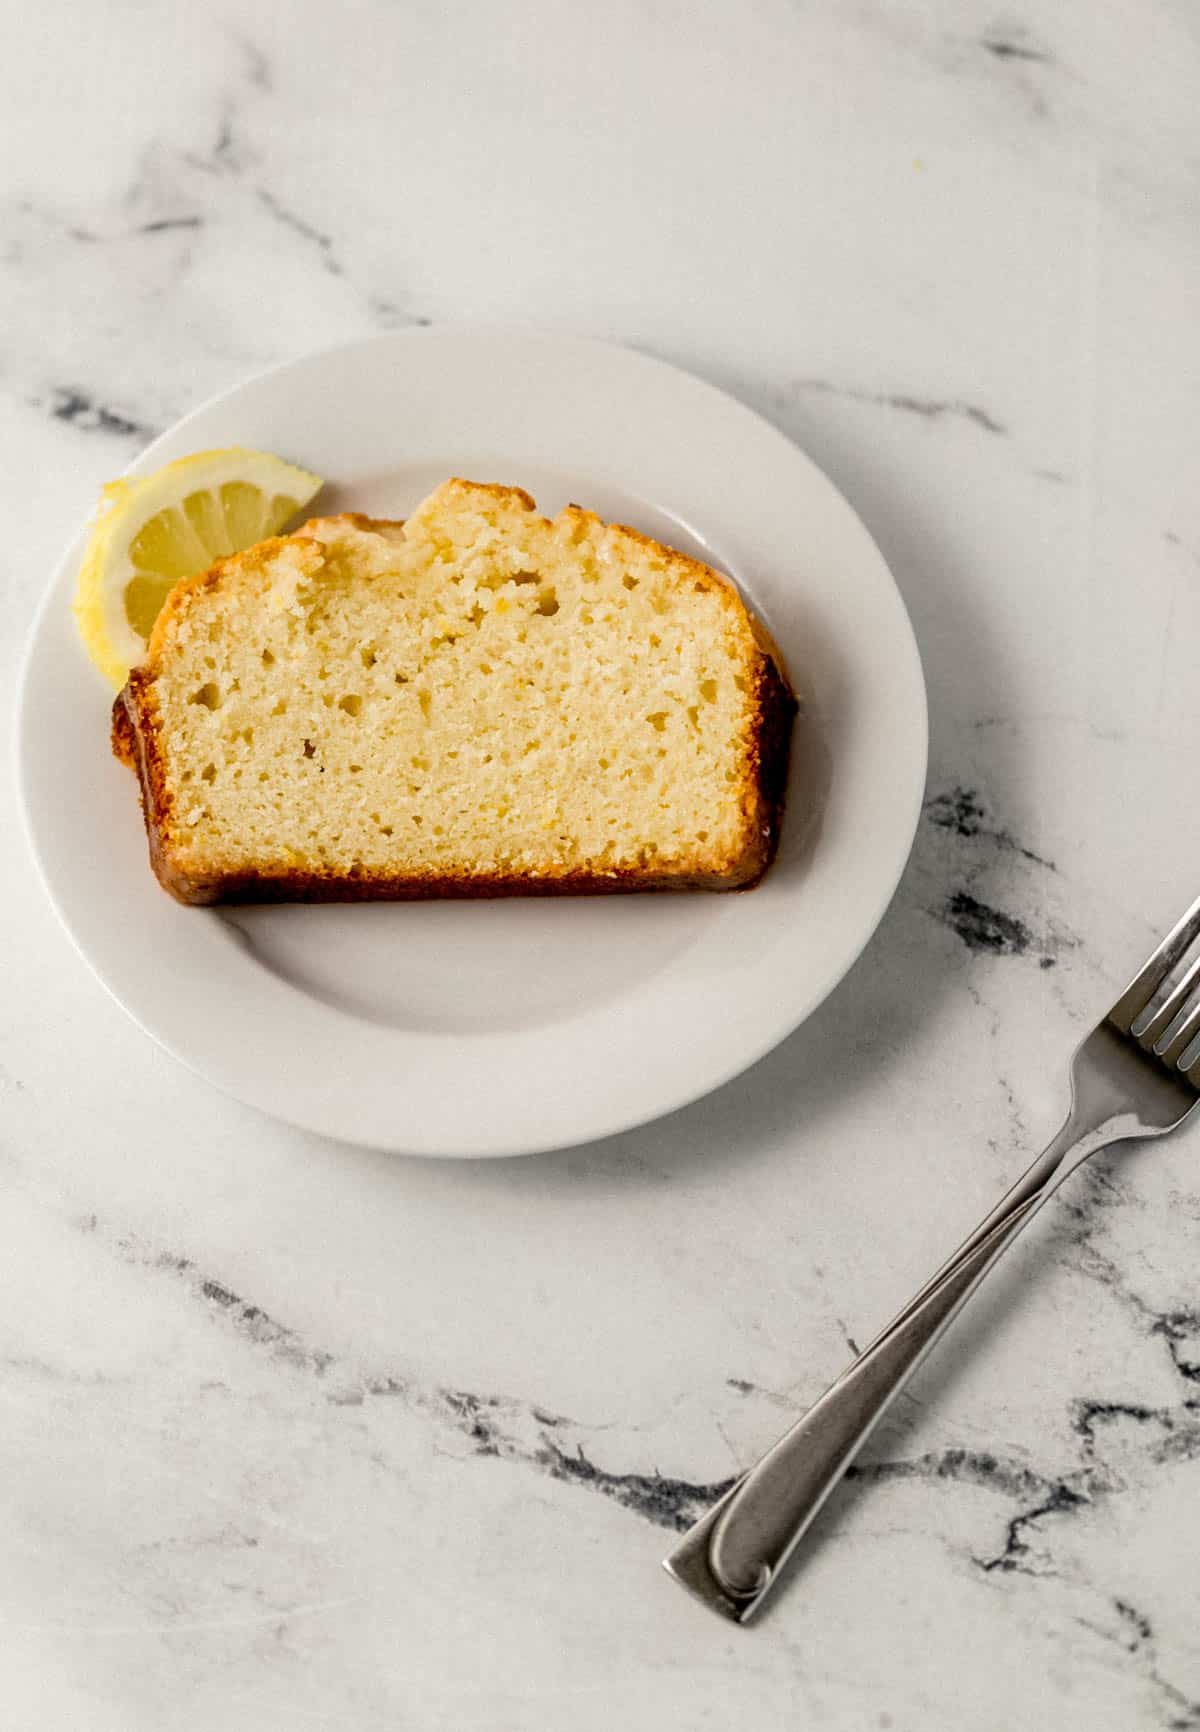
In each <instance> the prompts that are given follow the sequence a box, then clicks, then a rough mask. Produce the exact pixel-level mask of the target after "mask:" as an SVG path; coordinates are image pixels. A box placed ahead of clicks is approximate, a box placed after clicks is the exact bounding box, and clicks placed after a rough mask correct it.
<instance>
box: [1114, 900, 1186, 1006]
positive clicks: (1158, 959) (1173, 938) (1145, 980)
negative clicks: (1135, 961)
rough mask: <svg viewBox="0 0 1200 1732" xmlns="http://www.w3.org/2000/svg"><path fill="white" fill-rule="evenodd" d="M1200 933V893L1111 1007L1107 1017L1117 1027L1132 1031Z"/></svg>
mask: <svg viewBox="0 0 1200 1732" xmlns="http://www.w3.org/2000/svg"><path fill="white" fill-rule="evenodd" d="M1198 934H1200V896H1198V897H1197V898H1196V900H1195V901H1194V902H1193V903H1192V905H1191V907H1190V908H1189V909H1188V911H1187V913H1186V914H1184V915H1183V917H1182V919H1180V920H1178V921H1176V923H1175V925H1174V926H1173V927H1172V928H1171V930H1170V932H1168V933H1167V936H1166V937H1165V938H1164V939H1163V941H1162V943H1161V944H1160V945H1159V946H1158V949H1157V950H1155V951H1154V953H1153V955H1152V956H1150V957H1149V958H1148V959H1147V961H1146V964H1145V966H1144V967H1143V968H1142V969H1141V970H1140V971H1139V973H1137V974H1136V975H1135V976H1134V978H1133V979H1132V980H1131V981H1130V983H1129V985H1128V986H1127V987H1126V988H1125V990H1124V992H1123V993H1122V994H1121V996H1120V998H1118V1000H1117V1002H1116V1003H1115V1004H1114V1005H1113V1007H1112V1009H1111V1010H1110V1011H1109V1013H1108V1016H1107V1018H1106V1019H1105V1020H1106V1021H1108V1022H1111V1023H1112V1025H1113V1026H1114V1028H1117V1029H1119V1030H1120V1032H1121V1033H1122V1034H1128V1033H1129V1029H1130V1025H1131V1024H1132V1022H1133V1020H1134V1018H1135V1017H1137V1016H1140V1015H1141V1013H1142V1011H1143V1010H1145V1008H1146V1006H1147V1004H1149V1002H1150V1000H1151V998H1153V996H1154V994H1155V992H1156V991H1157V989H1158V988H1159V987H1160V986H1161V985H1162V982H1163V980H1164V979H1165V978H1166V976H1167V974H1168V973H1169V971H1170V970H1171V969H1172V968H1174V966H1175V964H1176V963H1177V962H1178V961H1179V959H1180V957H1181V956H1182V955H1183V954H1184V952H1185V951H1187V950H1188V949H1190V947H1191V945H1192V943H1193V942H1194V940H1195V939H1196V937H1197V935H1198Z"/></svg>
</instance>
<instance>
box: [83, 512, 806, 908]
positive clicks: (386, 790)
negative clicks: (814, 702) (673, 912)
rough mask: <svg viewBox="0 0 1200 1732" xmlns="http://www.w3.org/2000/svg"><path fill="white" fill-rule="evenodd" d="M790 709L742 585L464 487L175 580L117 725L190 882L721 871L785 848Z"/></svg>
mask: <svg viewBox="0 0 1200 1732" xmlns="http://www.w3.org/2000/svg"><path fill="white" fill-rule="evenodd" d="M794 710H795V702H794V700H793V698H792V696H791V693H790V691H789V690H788V687H787V683H786V680H785V678H784V676H783V673H782V671H781V669H780V668H779V666H778V664H777V661H776V658H775V656H774V654H773V653H772V650H771V646H770V642H769V639H767V637H766V635H765V633H764V631H763V630H762V628H761V627H760V626H759V625H758V623H757V621H756V620H755V619H754V618H753V616H752V615H751V614H750V613H749V611H748V610H747V608H746V606H745V605H744V603H743V602H742V600H741V598H740V596H739V595H738V593H737V591H736V589H735V588H734V587H733V585H732V584H731V583H730V582H729V581H728V580H727V579H726V578H723V577H721V576H719V575H718V574H717V573H716V572H715V571H712V570H711V569H710V568H709V567H708V566H706V565H701V564H699V563H698V562H697V561H695V560H693V559H689V558H686V557H685V556H684V555H683V554H680V553H676V552H674V551H673V550H672V549H670V548H667V547H662V546H660V545H659V544H658V543H656V542H653V541H650V540H648V539H647V538H646V537H645V536H643V535H639V534H638V533H637V532H636V531H634V530H632V529H626V528H623V527H620V526H616V525H606V524H604V523H602V522H601V521H600V519H599V518H597V517H595V516H593V515H592V514H591V513H590V512H587V511H582V510H580V509H579V508H578V507H577V506H574V505H572V506H568V508H567V509H566V510H565V511H563V512H561V513H560V514H559V516H558V517H556V518H555V519H554V520H553V521H551V520H549V519H547V518H545V517H542V516H539V514H538V512H537V509H536V507H535V505H534V502H533V500H532V499H531V498H530V497H529V495H528V494H527V493H524V492H522V491H521V490H520V489H519V488H510V487H493V486H484V485H480V484H477V483H473V482H467V481H460V480H453V481H447V482H445V483H444V484H443V485H442V486H441V487H439V488H438V489H437V490H436V491H435V492H434V493H433V494H431V495H430V497H429V498H428V499H426V500H425V501H424V503H423V504H421V505H420V506H418V508H417V510H416V511H415V512H414V513H413V515H412V516H411V517H410V518H409V519H408V521H407V522H406V523H403V524H401V523H397V522H388V521H381V520H372V519H370V518H366V517H360V516H352V515H350V516H342V517H328V518H317V519H314V520H313V521H312V522H310V523H307V524H305V525H304V527H303V528H302V529H300V530H299V531H298V532H297V533H296V534H294V535H288V536H284V537H280V538H276V539H274V540H271V541H264V542H261V543H260V544H259V545H258V546H256V547H252V548H250V549H249V550H248V551H246V552H245V553H240V554H236V555H234V556H233V557H231V558H229V559H225V560H221V561H220V562H218V563H217V564H216V565H214V566H213V567H212V568H211V570H209V571H207V572H204V573H202V574H200V575H199V576H197V577H193V578H187V579H185V580H184V581H183V582H181V583H180V584H178V585H177V587H176V588H175V589H174V590H173V591H172V592H171V595H170V596H169V598H168V600H167V603H166V605H165V607H164V608H163V611H162V613H161V614H160V616H159V618H158V621H157V624H156V625H155V627H154V632H153V635H152V637H151V640H150V647H149V653H148V656H147V659H146V661H145V663H144V664H143V665H142V666H141V667H138V668H135V669H134V670H133V672H132V673H131V674H130V676H129V681H128V683H127V685H126V686H125V688H124V690H123V691H122V692H121V694H120V696H119V697H118V699H117V703H116V708H115V711H114V724H113V743H114V749H115V750H116V752H117V754H118V756H120V757H122V758H124V759H125V760H126V761H127V762H129V763H130V764H132V765H133V767H134V768H135V769H136V770H137V773H138V776H139V778H140V781H141V790H142V806H143V811H144V815H145V820H146V829H147V832H148V834H149V838H150V856H151V862H152V864H153V866H154V870H155V872H156V873H157V875H158V877H159V879H160V881H161V882H162V884H163V885H164V886H165V887H166V889H168V890H169V891H170V892H171V893H172V894H173V895H174V896H177V897H178V898H179V899H180V900H181V901H184V902H196V903H205V902H239V901H242V902H244V901H275V900H285V899H292V900H317V899H324V900H357V899H360V898H368V897H376V898H388V897H393V898H400V897H420V896H429V897H433V896H488V895H519V894H535V893H539V892H547V891H577V892H579V891H599V890H642V889H676V888H678V889H690V888H704V889H713V890H721V889H734V888H737V887H739V886H745V885H749V884H752V883H754V882H755V881H756V880H757V879H758V878H760V877H761V876H762V874H763V872H764V871H765V870H766V868H767V866H768V864H769V863H770V860H771V856H772V853H773V851H774V848H775V844H776V840H777V835H778V827H779V821H780V816H781V808H782V800H783V788H784V781H785V776H786V766H787V751H788V742H789V736H790V731H791V723H792V717H793V713H794Z"/></svg>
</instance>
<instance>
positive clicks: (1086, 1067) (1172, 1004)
mask: <svg viewBox="0 0 1200 1732" xmlns="http://www.w3.org/2000/svg"><path fill="white" fill-rule="evenodd" d="M1197 937H1200V898H1198V899H1197V900H1196V901H1195V902H1194V903H1193V904H1192V906H1191V907H1190V908H1189V909H1188V911H1187V913H1186V914H1185V915H1184V916H1183V918H1182V919H1181V920H1180V921H1179V923H1178V925H1176V926H1175V927H1174V928H1173V929H1172V930H1171V931H1170V932H1169V933H1168V934H1167V936H1166V937H1165V938H1164V939H1163V941H1162V943H1161V944H1160V945H1159V946H1158V949H1157V950H1156V951H1155V952H1154V954H1153V956H1151V957H1150V959H1149V961H1148V962H1147V963H1146V965H1145V967H1144V968H1143V969H1142V970H1141V972H1140V973H1139V974H1138V975H1136V977H1135V978H1134V979H1133V981H1131V983H1130V984H1129V986H1128V987H1127V988H1126V989H1125V991H1124V992H1123V993H1122V994H1121V996H1120V998H1119V999H1118V1000H1117V1002H1116V1003H1115V1004H1114V1005H1113V1007H1112V1009H1111V1010H1110V1011H1109V1013H1108V1015H1107V1016H1106V1017H1105V1018H1104V1019H1103V1021H1102V1022H1101V1023H1100V1024H1099V1025H1098V1026H1097V1027H1096V1028H1094V1029H1093V1030H1092V1032H1091V1033H1090V1034H1089V1035H1088V1037H1087V1039H1086V1040H1085V1041H1084V1042H1083V1043H1082V1045H1081V1046H1080V1047H1079V1050H1078V1051H1077V1052H1076V1054H1075V1056H1074V1058H1073V1060H1072V1061H1071V1110H1070V1112H1069V1113H1068V1114H1067V1121H1066V1123H1065V1124H1064V1125H1063V1127H1062V1129H1061V1130H1060V1131H1059V1133H1058V1135H1057V1136H1056V1137H1055V1138H1054V1139H1053V1140H1052V1142H1051V1143H1050V1145H1049V1147H1048V1148H1047V1149H1046V1150H1045V1152H1044V1153H1043V1154H1040V1155H1039V1156H1038V1158H1037V1160H1036V1161H1034V1163H1033V1165H1032V1166H1031V1167H1030V1168H1029V1170H1028V1171H1027V1172H1026V1173H1024V1174H1023V1175H1022V1177H1021V1178H1019V1179H1018V1180H1017V1182H1016V1184H1015V1185H1014V1186H1013V1188H1012V1190H1011V1191H1009V1192H1008V1194H1007V1195H1006V1196H1005V1197H1003V1198H1002V1199H1001V1200H1000V1202H999V1203H997V1205H996V1207H995V1208H994V1209H993V1210H992V1212H991V1214H990V1215H988V1216H987V1217H986V1218H985V1219H984V1220H983V1221H981V1222H980V1224H979V1226H978V1227H977V1228H976V1229H975V1231H974V1232H973V1233H972V1234H971V1236H970V1238H969V1239H967V1240H965V1241H964V1243H963V1244H962V1245H960V1246H959V1248H958V1250H957V1251H956V1252H955V1253H954V1255H953V1256H952V1257H951V1258H950V1260H949V1261H948V1262H947V1263H944V1264H943V1265H942V1267H941V1268H940V1269H939V1270H938V1272H937V1274H936V1275H934V1276H933V1278H932V1279H931V1280H929V1281H927V1282H926V1284H925V1286H924V1287H922V1288H921V1290H920V1292H919V1293H917V1294H915V1295H914V1297H913V1298H912V1299H911V1300H910V1301H909V1303H908V1304H907V1305H906V1306H905V1308H904V1310H903V1311H901V1312H900V1314H899V1316H898V1317H896V1318H894V1319H893V1321H892V1322H891V1323H889V1325H888V1327H887V1328H886V1329H885V1330H884V1331H883V1333H882V1334H881V1335H877V1336H876V1337H875V1339H874V1341H872V1342H871V1343H870V1345H869V1346H868V1347H866V1348H864V1349H863V1351H862V1353H860V1354H859V1356H858V1358H857V1359H856V1360H854V1362H853V1364H851V1365H850V1366H848V1367H847V1369H846V1370H845V1371H844V1372H843V1373H842V1375H841V1376H840V1377H839V1378H838V1379H837V1381H836V1382H835V1383H833V1384H831V1386H830V1387H829V1388H828V1389H827V1390H826V1391H825V1394H824V1395H823V1396H821V1398H820V1400H819V1401H817V1402H816V1403H815V1405H814V1406H812V1407H810V1408H809V1410H808V1412H807V1413H806V1414H804V1416H803V1417H802V1418H801V1419H799V1420H797V1422H796V1424H795V1425H793V1426H792V1428H791V1430H790V1431H788V1432H786V1433H785V1434H784V1436H783V1437H781V1438H780V1440H779V1442H778V1443H777V1444H775V1446H774V1448H773V1449H770V1450H768V1451H767V1453H766V1455H764V1456H763V1457H762V1459H761V1460H760V1461H759V1462H758V1464H757V1465H756V1466H755V1467H752V1468H751V1469H750V1470H749V1472H747V1473H744V1474H743V1475H742V1476H741V1478H740V1479H738V1480H737V1481H736V1482H735V1483H734V1484H733V1485H732V1486H731V1487H730V1489H729V1490H728V1491H727V1492H726V1493H725V1495H724V1497H722V1498H721V1499H720V1501H719V1502H718V1503H716V1504H714V1505H713V1507H712V1509H710V1510H709V1511H708V1513H707V1514H706V1515H704V1516H702V1517H701V1519H700V1520H699V1521H698V1522H697V1523H696V1525H695V1526H694V1527H693V1528H691V1529H690V1530H689V1531H688V1532H687V1533H686V1534H685V1535H684V1537H683V1539H682V1540H681V1541H680V1543H679V1544H678V1546H676V1548H675V1550H674V1551H673V1552H671V1554H670V1556H669V1557H666V1558H664V1559H663V1565H664V1568H665V1569H666V1570H668V1571H669V1573H670V1574H671V1575H672V1576H674V1578H675V1580H676V1581H678V1582H680V1583H681V1584H682V1585H683V1586H684V1587H685V1588H687V1589H689V1590H690V1591H691V1592H692V1593H693V1594H696V1595H697V1596H698V1597H699V1598H700V1599H701V1600H703V1601H704V1603H705V1604H706V1605H708V1606H711V1607H712V1608H713V1610H714V1611H716V1612H720V1613H721V1614H722V1615H723V1616H724V1617H726V1618H731V1619H733V1621H734V1622H735V1623H738V1624H741V1623H744V1622H745V1621H746V1619H747V1618H749V1617H751V1616H752V1615H753V1614H754V1613H755V1612H756V1611H757V1610H758V1609H759V1607H760V1606H761V1605H762V1603H763V1601H764V1600H765V1599H766V1597H767V1595H768V1594H769V1593H770V1591H771V1589H772V1587H773V1586H774V1584H775V1583H776V1582H777V1580H778V1579H779V1574H780V1571H781V1570H782V1569H783V1566H784V1564H785V1563H786V1562H787V1560H788V1558H789V1557H790V1556H791V1554H792V1552H793V1550H794V1549H795V1547H796V1545H797V1543H798V1542H799V1540H800V1538H801V1536H802V1534H803V1533H804V1531H805V1529H806V1528H807V1527H808V1525H809V1523H810V1522H811V1521H812V1519H813V1517H814V1516H815V1515H816V1513H817V1511H818V1510H819V1509H820V1507H821V1505H822V1504H823V1503H824V1502H825V1499H826V1498H827V1497H828V1496H829V1494H830V1492H831V1491H832V1490H833V1488H834V1486H835V1485H836V1484H837V1482H838V1480H839V1479H840V1478H841V1477H842V1474H843V1473H844V1472H845V1471H846V1469H847V1467H848V1466H849V1465H850V1463H851V1461H852V1460H853V1459H854V1457H855V1455H856V1454H857V1453H858V1451H859V1449H860V1448H861V1447H862V1444H863V1442H864V1441H865V1439H866V1438H867V1436H868V1434H869V1433H870V1431H871V1429H872V1428H873V1426H874V1425H875V1424H876V1423H877V1421H878V1420H879V1418H880V1416H881V1415H882V1414H883V1412H884V1411H885V1409H886V1408H887V1407H888V1405H889V1403H890V1402H891V1401H892V1400H893V1398H894V1397H895V1396H896V1395H897V1394H898V1393H899V1391H900V1390H901V1389H903V1387H904V1385H905V1384H906V1383H907V1382H908V1380H909V1378H910V1377H911V1376H912V1374H913V1372H914V1371H915V1370H916V1368H917V1366H918V1365H919V1364H920V1363H921V1361H922V1360H923V1359H924V1357H925V1355H926V1353H928V1351H929V1349H930V1348H931V1347H932V1346H933V1344H934V1342H935V1341H937V1339H938V1338H939V1336H940V1335H941V1333H942V1331H943V1330H944V1329H945V1328H946V1327H947V1326H948V1325H949V1323H950V1322H951V1321H952V1320H953V1318H954V1317H956V1316H957V1314H958V1312H959V1311H960V1310H961V1309H962V1307H963V1305H964V1304H965V1303H966V1301H967V1300H968V1299H969V1298H970V1296H971V1294H972V1293H973V1292H974V1291H975V1289H976V1287H978V1286H979V1284H980V1282H981V1281H982V1280H983V1277H984V1276H985V1275H986V1274H987V1272H988V1270H989V1269H990V1268H991V1267H992V1265H993V1264H994V1263H995V1262H996V1260H997V1258H998V1257H999V1256H1000V1255H1001V1253H1002V1252H1004V1251H1006V1250H1007V1249H1008V1247H1009V1246H1010V1245H1011V1244H1012V1242H1013V1240H1014V1239H1015V1238H1016V1236H1017V1234H1018V1233H1019V1232H1020V1231H1021V1229H1022V1228H1023V1227H1024V1226H1026V1225H1027V1224H1028V1223H1029V1222H1030V1221H1031V1220H1032V1219H1033V1217H1034V1215H1036V1213H1037V1211H1038V1210H1039V1209H1040V1208H1041V1206H1042V1204H1043V1203H1044V1202H1045V1201H1046V1199H1047V1198H1048V1197H1050V1196H1051V1195H1052V1194H1053V1193H1054V1192H1055V1191H1056V1190H1057V1189H1058V1187H1059V1185H1061V1184H1062V1182H1063V1180H1064V1179H1065V1178H1066V1177H1067V1175H1068V1174H1069V1173H1073V1172H1074V1171H1075V1169H1076V1167H1078V1166H1080V1165H1081V1164H1082V1163H1083V1162H1084V1161H1086V1160H1087V1158H1088V1156H1089V1155H1090V1154H1093V1153H1094V1152H1095V1151H1096V1150H1097V1149H1102V1148H1105V1147H1106V1146H1107V1145H1108V1144H1109V1143H1117V1142H1122V1141H1123V1140H1124V1139H1125V1138H1127V1137H1161V1136H1163V1135H1165V1134H1166V1132H1167V1131H1173V1130H1175V1129H1176V1128H1177V1127H1178V1126H1179V1125H1181V1124H1182V1123H1183V1121H1184V1119H1186V1118H1187V1117H1188V1115H1189V1114H1190V1113H1191V1111H1192V1108H1193V1107H1194V1106H1195V1105H1196V1102H1197V1099H1198V1098H1200V990H1197V988H1198V983H1200V955H1198V956H1197V957H1196V959H1195V961H1193V962H1191V963H1190V965H1189V966H1188V967H1187V968H1185V969H1184V970H1183V972H1182V973H1181V974H1180V975H1179V976H1178V978H1177V979H1176V978H1174V975H1175V971H1176V970H1177V969H1178V968H1179V965H1180V963H1181V962H1182V961H1183V960H1184V958H1185V957H1186V955H1187V953H1188V951H1189V950H1190V949H1191V947H1192V944H1193V943H1194V942H1195V940H1196V938H1197Z"/></svg>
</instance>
